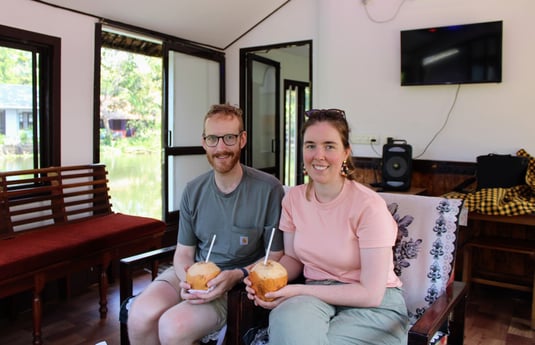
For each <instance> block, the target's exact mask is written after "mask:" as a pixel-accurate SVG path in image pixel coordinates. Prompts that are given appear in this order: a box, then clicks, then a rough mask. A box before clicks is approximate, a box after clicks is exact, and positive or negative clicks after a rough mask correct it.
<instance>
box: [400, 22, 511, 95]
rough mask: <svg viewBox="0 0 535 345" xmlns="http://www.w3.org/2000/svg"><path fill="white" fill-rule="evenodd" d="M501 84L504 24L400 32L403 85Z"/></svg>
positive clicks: (478, 24) (465, 25) (495, 23)
mask: <svg viewBox="0 0 535 345" xmlns="http://www.w3.org/2000/svg"><path fill="white" fill-rule="evenodd" d="M501 81H502V21H495V22H485V23H475V24H463V25H451V26H441V27H434V28H425V29H415V30H403V31H401V85H437V84H464V83H499V82H501Z"/></svg>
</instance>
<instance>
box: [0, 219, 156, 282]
mask: <svg viewBox="0 0 535 345" xmlns="http://www.w3.org/2000/svg"><path fill="white" fill-rule="evenodd" d="M161 232H162V225H161V222H160V221H156V220H154V219H151V218H145V217H139V216H131V215H123V214H120V213H116V214H109V215H105V216H101V217H95V218H92V219H84V220H83V221H80V222H71V223H64V224H60V225H50V226H46V227H44V228H41V229H39V230H35V231H29V232H26V233H24V234H20V235H18V236H17V237H13V238H9V239H3V240H0V266H1V267H2V270H0V280H4V279H7V278H9V277H12V276H15V275H19V274H25V273H28V272H32V271H35V270H39V269H40V268H45V267H47V266H49V265H52V264H54V263H57V262H59V261H65V260H69V258H72V257H77V256H83V253H94V252H96V251H99V250H103V249H109V248H110V247H114V246H116V245H120V244H121V243H124V242H127V241H130V240H132V239H133V238H136V237H145V236H150V235H157V234H161Z"/></svg>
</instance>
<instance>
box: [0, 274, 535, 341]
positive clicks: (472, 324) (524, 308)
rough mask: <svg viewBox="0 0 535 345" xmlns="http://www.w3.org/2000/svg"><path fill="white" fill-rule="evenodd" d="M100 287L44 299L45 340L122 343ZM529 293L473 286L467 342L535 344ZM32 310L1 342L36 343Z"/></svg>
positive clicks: (2, 333) (0, 329)
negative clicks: (101, 301)
mask: <svg viewBox="0 0 535 345" xmlns="http://www.w3.org/2000/svg"><path fill="white" fill-rule="evenodd" d="M148 282H149V275H148V274H146V275H142V276H139V277H138V278H136V288H135V289H136V290H139V289H142V288H143V287H144V286H146V284H147V283H148ZM97 300H98V289H97V286H91V287H90V288H89V289H88V290H87V291H85V292H84V293H82V294H81V295H79V296H77V297H75V298H71V299H70V300H68V301H57V302H54V303H52V302H49V303H47V304H46V305H45V310H44V320H43V340H44V343H45V344H46V345H48V344H53V345H81V344H84V345H85V344H88V345H94V344H97V343H98V342H100V341H106V342H107V344H108V345H119V321H118V309H119V289H118V284H114V285H112V286H110V294H109V297H108V302H109V304H108V306H109V313H108V318H107V319H106V320H102V321H101V320H99V316H98V303H97ZM530 306H531V301H530V295H529V294H527V293H518V292H513V291H510V290H505V289H498V288H493V287H487V286H474V287H473V289H472V292H471V295H470V298H469V300H468V308H467V318H466V324H465V327H466V329H465V335H466V338H465V342H464V344H465V345H483V344H485V345H535V331H534V330H531V329H530V326H529V324H530V321H529V317H530ZM31 329H32V325H31V313H30V311H27V312H24V313H21V314H19V315H18V316H17V319H16V320H8V319H7V318H3V319H0V344H9V345H27V344H31V341H32V336H31Z"/></svg>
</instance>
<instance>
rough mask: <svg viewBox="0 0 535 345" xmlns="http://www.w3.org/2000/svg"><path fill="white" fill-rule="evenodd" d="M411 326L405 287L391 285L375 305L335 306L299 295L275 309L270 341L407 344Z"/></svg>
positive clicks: (312, 344)
mask: <svg viewBox="0 0 535 345" xmlns="http://www.w3.org/2000/svg"><path fill="white" fill-rule="evenodd" d="M408 328H409V325H408V317H407V307H406V306H405V300H404V299H403V296H402V294H401V289H397V288H387V289H386V292H385V296H384V298H383V301H382V303H381V305H380V306H379V307H375V308H355V307H340V306H333V305H330V304H327V303H325V302H323V301H321V300H320V299H318V298H316V297H312V296H306V295H305V296H296V297H292V298H290V299H288V300H286V301H284V302H283V303H282V304H280V305H279V306H278V307H277V308H275V309H273V310H272V311H271V313H270V316H269V344H272V345H290V344H293V345H303V344H307V345H357V344H370V345H378V344H392V345H400V344H403V345H404V344H407V332H408Z"/></svg>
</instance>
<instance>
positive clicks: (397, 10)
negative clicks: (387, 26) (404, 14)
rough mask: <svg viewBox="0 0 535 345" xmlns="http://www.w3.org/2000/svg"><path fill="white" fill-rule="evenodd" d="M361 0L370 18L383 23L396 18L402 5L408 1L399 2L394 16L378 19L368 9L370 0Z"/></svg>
mask: <svg viewBox="0 0 535 345" xmlns="http://www.w3.org/2000/svg"><path fill="white" fill-rule="evenodd" d="M361 1H362V4H363V5H364V11H365V12H366V15H367V16H368V19H370V20H371V21H372V22H374V23H377V24H383V23H388V22H390V21H392V20H394V19H395V18H396V17H397V16H398V14H399V11H400V10H401V7H402V6H403V4H404V3H405V1H407V0H402V1H401V2H400V3H399V5H398V8H396V11H395V12H394V15H393V16H392V17H390V18H388V19H385V20H377V19H374V18H373V17H372V16H371V15H370V12H369V11H368V1H370V0H361Z"/></svg>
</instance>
